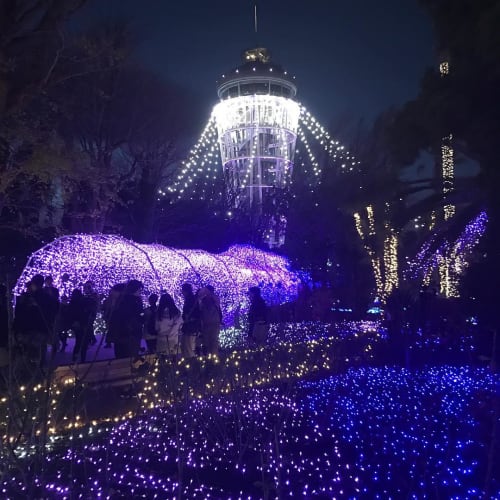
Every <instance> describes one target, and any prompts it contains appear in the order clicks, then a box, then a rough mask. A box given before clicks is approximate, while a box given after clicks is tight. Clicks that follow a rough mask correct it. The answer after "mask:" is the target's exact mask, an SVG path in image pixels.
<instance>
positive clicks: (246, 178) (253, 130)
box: [214, 47, 300, 243]
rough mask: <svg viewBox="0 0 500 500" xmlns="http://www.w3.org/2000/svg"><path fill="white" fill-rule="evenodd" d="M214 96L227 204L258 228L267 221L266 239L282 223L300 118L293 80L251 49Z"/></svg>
mask: <svg viewBox="0 0 500 500" xmlns="http://www.w3.org/2000/svg"><path fill="white" fill-rule="evenodd" d="M217 93H218V96H219V99H220V102H219V103H218V104H217V105H216V106H215V108H214V116H215V125H216V128H217V135H218V138H219V147H220V152H221V158H222V166H223V171H224V177H225V184H226V189H227V194H228V197H229V202H230V203H231V204H232V205H233V206H234V207H236V208H241V209H243V210H247V211H249V213H251V214H252V215H254V216H256V217H257V218H259V219H260V223H259V225H261V227H262V223H264V219H267V222H265V223H264V225H265V226H268V227H269V229H270V232H269V234H270V235H271V233H272V232H273V229H272V227H274V228H276V227H277V226H276V225H277V224H279V223H280V221H281V223H283V222H284V223H285V225H286V218H285V219H284V217H285V215H284V211H283V210H281V208H280V205H281V204H282V201H281V200H282V198H283V196H282V194H283V192H284V191H286V188H287V187H288V185H289V183H290V180H291V173H292V168H293V158H294V153H295V142H296V139H297V130H298V123H299V116H300V106H299V104H298V103H297V102H296V101H295V96H296V94H297V87H296V85H295V83H294V77H290V76H289V75H288V74H287V72H286V71H284V70H283V69H282V68H281V67H280V66H279V65H277V64H274V63H271V58H270V54H269V52H268V51H267V49H265V48H260V47H259V48H254V49H250V50H246V51H245V52H244V53H243V64H242V65H240V66H238V67H237V68H235V69H233V70H232V71H231V72H229V73H226V74H224V75H222V78H221V80H220V81H219V82H218V86H217ZM280 212H281V213H280ZM262 229H264V228H263V227H262ZM264 232H265V231H264ZM283 234H284V231H283ZM273 237H274V236H273ZM268 239H269V238H268ZM269 243H272V242H271V241H269Z"/></svg>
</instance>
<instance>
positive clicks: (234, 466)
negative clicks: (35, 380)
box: [2, 366, 500, 498]
mask: <svg viewBox="0 0 500 500" xmlns="http://www.w3.org/2000/svg"><path fill="white" fill-rule="evenodd" d="M499 382H500V376H499V375H498V374H492V373H491V372H490V371H488V370H487V369H484V368H471V367H464V366H462V367H460V366H459V367H457V366H454V367H451V366H441V367H434V368H427V369H425V370H413V371H409V370H405V369H403V368H351V369H350V370H348V371H347V372H346V373H344V374H341V375H336V376H332V377H328V378H321V379H317V380H309V381H301V382H298V383H296V384H291V383H290V384H285V385H278V386H272V387H267V388H262V389H251V390H246V389H240V390H238V391H235V392H233V393H232V394H230V395H225V396H212V397H209V398H205V399H200V400H194V401H191V402H189V403H186V404H185V405H179V406H178V407H174V408H164V409H157V410H153V411H151V412H148V413H145V414H144V415H142V416H137V417H134V418H133V419H131V420H128V421H126V422H124V423H122V424H120V425H116V426H114V427H112V428H109V429H104V428H100V429H96V428H94V429H91V431H92V432H90V430H86V431H82V430H79V431H78V432H82V433H83V434H82V435H81V436H78V435H77V434H74V435H72V436H66V437H64V438H60V439H58V440H56V441H54V443H53V449H52V451H51V452H50V453H49V455H48V456H47V460H46V463H45V466H44V467H43V472H41V473H40V475H38V476H36V475H35V477H34V478H31V480H29V481H26V477H25V480H24V481H23V480H22V477H21V476H18V477H17V478H16V479H14V478H11V479H9V480H4V481H3V483H2V490H3V495H5V496H7V497H9V498H16V495H19V498H21V497H22V496H21V495H24V494H25V493H29V494H30V496H31V497H35V498H40V497H43V498H63V497H69V496H70V495H71V498H100V497H102V498H174V497H176V496H177V495H178V493H179V492H180V493H181V496H182V498H274V497H278V496H279V497H284V496H287V497H299V496H300V497H302V498H391V497H392V498H486V497H487V498H498V497H499V496H500V486H499V482H498V481H497V480H496V479H495V475H494V472H493V471H495V470H498V466H499V465H500V464H499V463H498V457H497V456H496V449H497V448H498V442H495V440H494V436H495V428H496V427H495V425H496V423H497V419H498V399H497V397H498V387H499ZM496 439H498V438H496ZM28 475H29V474H28ZM27 485H29V486H28V488H29V489H28V490H26V488H27Z"/></svg>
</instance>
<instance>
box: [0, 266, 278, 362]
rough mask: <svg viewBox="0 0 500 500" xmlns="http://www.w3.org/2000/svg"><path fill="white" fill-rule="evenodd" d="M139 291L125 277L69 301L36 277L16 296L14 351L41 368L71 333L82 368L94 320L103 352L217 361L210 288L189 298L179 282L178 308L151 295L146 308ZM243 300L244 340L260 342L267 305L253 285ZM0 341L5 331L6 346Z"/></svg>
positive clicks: (85, 287) (216, 305)
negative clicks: (246, 303)
mask: <svg viewBox="0 0 500 500" xmlns="http://www.w3.org/2000/svg"><path fill="white" fill-rule="evenodd" d="M143 292H144V287H143V284H142V283H141V282H140V281H138V280H135V279H131V280H129V281H128V282H126V283H117V284H115V285H114V286H113V287H112V288H111V290H110V292H109V294H108V296H107V297H105V298H103V297H100V296H99V295H98V293H97V292H96V291H95V287H94V284H93V283H92V282H91V281H87V282H85V283H83V284H82V285H81V286H80V287H77V288H75V289H73V290H72V291H71V293H69V297H68V296H67V295H66V294H61V293H60V290H59V289H58V288H56V287H55V286H54V283H53V279H52V277H50V276H47V277H44V276H42V275H40V274H37V275H35V276H34V277H33V278H32V279H31V280H30V281H29V283H27V285H26V290H25V291H24V292H23V293H22V294H20V295H19V296H18V297H17V300H16V303H15V309H14V315H13V316H14V317H13V322H12V326H13V328H12V331H13V345H15V346H16V347H17V348H18V350H19V351H21V352H22V353H23V354H25V355H26V356H28V358H29V359H30V360H32V361H33V362H35V361H36V362H38V363H39V366H40V368H43V366H44V364H45V362H46V357H47V346H48V345H49V346H51V347H52V351H53V352H55V351H57V350H62V351H64V350H65V349H66V348H67V344H68V335H69V334H70V333H72V335H73V336H74V339H75V341H74V347H73V351H72V357H73V361H74V362H82V363H83V362H85V361H87V352H88V350H89V346H90V345H91V344H95V343H96V342H97V339H96V336H95V333H94V328H95V322H96V318H97V317H98V315H99V314H100V315H101V316H102V319H103V320H104V324H105V329H106V331H105V337H104V339H103V340H104V348H113V349H114V355H115V357H116V358H128V357H130V358H138V357H140V356H141V355H142V354H143V353H144V352H146V351H147V352H149V353H156V354H159V355H164V356H169V357H171V358H178V357H184V358H189V357H193V356H196V355H208V354H212V355H218V353H219V335H220V330H221V326H222V324H223V314H222V309H221V302H220V299H219V297H218V295H217V294H216V293H215V289H214V287H213V286H211V285H205V286H202V287H200V288H199V289H198V290H197V291H196V292H195V290H194V288H193V285H192V284H190V283H184V284H183V285H182V288H181V293H182V296H183V299H184V300H183V304H182V309H179V307H178V306H177V305H176V303H175V301H174V299H173V297H172V295H171V294H169V293H167V292H162V293H161V294H160V295H158V294H156V293H153V294H151V295H149V297H148V298H147V306H146V307H144V301H143ZM248 294H249V300H250V310H249V313H248V328H249V330H248V340H249V342H251V343H254V344H263V343H264V342H265V340H266V338H267V332H268V323H269V314H268V307H267V305H266V303H265V302H264V300H263V298H262V297H261V291H260V288H259V287H251V288H250V289H249V292H248ZM4 299H5V300H4V301H3V302H2V314H3V312H4V311H5V315H6V314H7V313H6V311H7V299H6V297H5V296H4ZM102 299H104V300H102ZM6 318H7V315H6ZM5 322H7V319H6V321H5ZM6 332H7V329H6ZM143 340H144V343H145V347H143V346H142V341H143ZM6 341H7V333H6V334H5V342H4V343H5V348H7V342H6ZM0 347H2V346H0Z"/></svg>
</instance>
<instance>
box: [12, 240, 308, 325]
mask: <svg viewBox="0 0 500 500" xmlns="http://www.w3.org/2000/svg"><path fill="white" fill-rule="evenodd" d="M35 274H42V275H43V276H49V275H50V276H52V278H53V280H54V285H55V286H56V287H58V288H59V289H60V292H61V295H67V296H69V294H70V293H71V291H72V290H73V289H74V288H79V287H81V286H82V284H83V283H85V282H86V281H88V280H90V281H92V282H93V283H94V285H95V289H96V291H97V292H98V293H99V294H100V295H102V296H106V295H107V294H108V292H109V290H110V288H111V287H112V286H113V285H114V284H116V283H121V282H125V281H127V280H129V279H138V280H140V281H142V282H143V283H144V295H145V297H147V296H148V295H149V294H150V293H153V292H155V293H161V292H162V291H166V292H168V293H170V294H171V295H172V296H173V297H174V300H175V301H176V303H177V304H178V305H180V304H181V303H182V297H181V293H180V288H181V285H182V283H185V282H188V283H192V284H193V286H194V287H195V288H197V287H200V286H202V285H207V284H211V285H213V286H214V288H215V290H216V292H217V294H218V295H219V296H220V299H221V306H222V308H223V311H224V316H225V318H224V319H225V322H226V324H232V323H233V322H234V320H235V316H237V315H238V313H239V312H241V313H244V312H246V311H247V309H248V299H247V291H248V288H249V287H251V286H260V287H261V289H262V295H263V297H264V298H265V300H266V301H267V302H268V303H269V304H275V305H277V304H283V303H285V302H289V301H291V300H293V299H294V298H295V297H296V296H297V293H298V287H299V283H300V278H299V276H298V274H297V273H295V272H293V271H292V270H291V269H290V264H289V262H288V260H287V259H286V258H285V257H283V256H280V255H276V254H273V253H270V252H264V251H262V250H259V249H257V248H254V247H252V246H249V245H235V246H232V247H230V248H229V249H228V250H227V251H225V252H222V253H218V254H212V253H209V252H205V251H203V250H185V249H177V248H172V247H165V246H162V245H159V244H149V245H146V244H139V243H135V242H133V241H131V240H127V239H125V238H122V237H121V236H116V235H104V234H100V235H89V234H75V235H69V236H63V237H61V238H58V239H56V240H54V241H53V242H51V243H49V244H47V245H45V246H44V247H42V248H41V249H39V250H37V251H36V252H34V253H33V254H32V255H31V257H30V258H29V260H28V263H27V265H26V267H25V268H24V270H23V272H22V273H21V276H20V277H19V279H18V281H17V284H16V286H15V288H14V294H15V295H19V294H20V293H21V292H22V291H23V290H24V289H25V286H26V283H27V282H28V281H29V280H30V279H31V278H32V277H33V276H34V275H35ZM64 275H66V276H64Z"/></svg>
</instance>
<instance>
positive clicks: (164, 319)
mask: <svg viewBox="0 0 500 500" xmlns="http://www.w3.org/2000/svg"><path fill="white" fill-rule="evenodd" d="M181 325H182V316H181V312H180V311H179V309H178V307H177V306H176V305H175V302H174V299H173V298H172V296H171V295H170V294H168V293H164V294H163V295H162V296H161V297H160V302H159V303H158V309H157V311H156V323H155V328H156V332H157V337H156V352H157V353H158V354H168V355H170V356H176V355H177V354H178V352H179V331H180V328H181Z"/></svg>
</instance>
